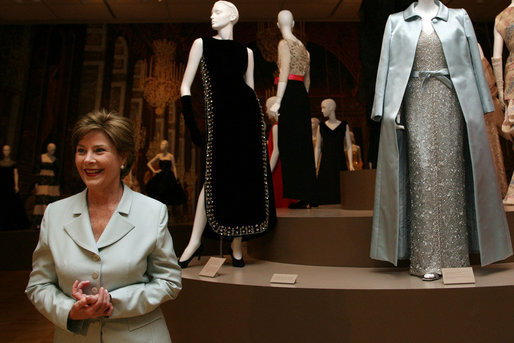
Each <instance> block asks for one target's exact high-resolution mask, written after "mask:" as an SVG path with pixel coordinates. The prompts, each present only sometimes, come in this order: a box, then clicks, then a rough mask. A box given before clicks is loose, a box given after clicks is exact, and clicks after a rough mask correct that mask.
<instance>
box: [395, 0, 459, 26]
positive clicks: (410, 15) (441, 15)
mask: <svg viewBox="0 0 514 343" xmlns="http://www.w3.org/2000/svg"><path fill="white" fill-rule="evenodd" d="M435 3H436V4H437V6H439V11H437V14H436V16H435V17H434V18H437V19H441V20H444V21H448V17H449V11H448V7H446V6H445V5H444V4H443V3H442V2H441V1H436V2H435ZM417 4H418V3H417V2H413V3H412V4H411V5H410V6H409V8H407V9H406V10H405V11H403V19H405V21H409V20H413V19H418V18H421V17H420V16H419V15H418V14H417V13H416V11H415V10H414V8H415V7H416V6H417Z"/></svg>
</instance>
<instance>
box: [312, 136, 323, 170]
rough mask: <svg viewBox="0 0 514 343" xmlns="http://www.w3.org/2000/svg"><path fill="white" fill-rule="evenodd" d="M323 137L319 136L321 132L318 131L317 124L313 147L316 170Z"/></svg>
mask: <svg viewBox="0 0 514 343" xmlns="http://www.w3.org/2000/svg"><path fill="white" fill-rule="evenodd" d="M322 140H323V138H321V134H320V132H319V126H318V132H317V133H316V147H315V148H314V166H315V167H316V170H318V166H319V157H320V155H321V143H322V142H321V141H322Z"/></svg>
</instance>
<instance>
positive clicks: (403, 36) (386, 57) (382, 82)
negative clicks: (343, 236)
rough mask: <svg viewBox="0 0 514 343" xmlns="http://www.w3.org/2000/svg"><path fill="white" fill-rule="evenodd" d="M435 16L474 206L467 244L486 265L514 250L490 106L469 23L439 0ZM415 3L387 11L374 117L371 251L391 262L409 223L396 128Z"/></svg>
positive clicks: (414, 38) (416, 20)
mask: <svg viewBox="0 0 514 343" xmlns="http://www.w3.org/2000/svg"><path fill="white" fill-rule="evenodd" d="M437 4H438V5H439V11H438V13H437V15H436V16H435V17H434V19H432V24H433V26H434V30H435V32H436V33H437V35H438V37H439V39H440V40H441V44H442V47H443V51H444V55H445V58H446V62H447V64H448V69H449V72H450V79H451V81H452V83H453V86H454V87H455V91H456V93H457V97H458V99H459V103H460V106H461V108H462V112H463V115H464V120H465V122H466V130H467V138H468V142H467V145H468V147H469V156H470V158H469V159H467V161H466V162H467V165H466V169H467V170H466V174H467V176H469V178H468V177H466V179H467V181H469V182H467V184H466V191H467V197H466V198H467V199H466V200H467V206H468V208H469V209H471V211H472V215H471V217H472V220H471V222H470V223H469V225H470V235H471V237H472V242H471V243H472V244H471V248H472V250H476V251H480V254H481V263H482V265H486V264H489V263H492V262H495V261H499V260H502V259H505V258H506V257H508V256H509V255H512V246H511V240H510V234H509V227H508V224H507V220H506V217H505V212H504V210H503V205H502V201H501V198H500V193H499V189H498V186H497V179H496V174H495V171H494V164H493V160H492V157H491V152H490V149H489V142H488V139H487V132H486V129H485V124H484V113H487V112H492V111H494V105H493V102H492V98H491V93H490V92H489V87H488V85H487V81H486V79H485V76H484V71H483V69H482V61H481V59H480V53H479V51H478V43H477V39H476V36H475V32H474V30H473V25H472V23H471V20H470V19H469V17H468V14H467V13H466V11H465V10H463V9H448V8H447V7H446V6H444V5H443V4H442V3H441V2H440V1H437ZM415 5H417V3H413V4H412V5H411V6H410V7H409V8H408V9H406V10H405V11H403V12H400V13H396V14H393V15H391V16H390V17H389V19H388V21H387V24H386V28H385V31H384V39H383V42H382V52H381V55H380V63H379V66H378V74H377V82H376V87H375V100H374V104H373V111H372V116H371V118H372V119H374V120H377V121H379V120H381V121H382V125H381V132H380V143H379V152H378V165H377V177H376V185H375V205H374V211H373V231H372V239H371V254H370V255H371V257H372V258H374V259H378V260H384V261H389V262H391V263H393V264H395V265H396V263H397V261H398V260H399V259H405V258H408V257H409V256H408V254H409V251H408V250H409V249H408V246H407V243H406V242H407V241H408V240H407V237H408V235H409V232H408V230H407V225H406V219H407V218H406V211H405V209H406V206H407V197H406V196H407V194H406V193H407V188H406V187H407V186H406V182H407V175H406V170H407V165H406V142H405V137H404V136H403V135H404V132H403V131H402V130H396V125H395V120H396V117H397V115H398V113H399V111H400V106H401V104H402V101H403V97H404V94H405V89H406V87H407V83H408V81H409V77H410V74H411V72H412V66H413V63H414V57H415V53H416V47H417V44H418V38H419V36H420V33H421V28H422V22H421V18H420V17H419V16H418V15H417V14H416V12H415V10H414V7H415Z"/></svg>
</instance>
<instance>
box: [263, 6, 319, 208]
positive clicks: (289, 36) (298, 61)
mask: <svg viewBox="0 0 514 343" xmlns="http://www.w3.org/2000/svg"><path fill="white" fill-rule="evenodd" d="M277 25H278V28H279V29H280V32H281V34H282V38H283V39H282V40H281V41H280V43H279V44H278V63H277V64H278V67H279V71H280V74H279V82H278V86H277V101H276V102H275V104H274V105H273V106H272V107H271V109H270V112H271V113H272V115H274V116H275V117H278V116H279V115H280V117H278V121H279V126H278V127H279V136H280V140H279V142H278V144H279V149H280V155H281V161H282V172H283V173H282V180H283V184H284V196H285V197H287V198H291V199H298V202H296V203H293V204H291V205H290V206H289V208H311V207H315V206H317V203H318V197H317V191H316V170H315V166H314V148H313V145H312V129H311V125H310V124H311V123H310V120H311V119H310V118H311V116H310V104H309V96H308V94H307V92H308V91H309V86H310V76H309V69H310V66H309V64H310V56H309V53H308V52H307V49H306V48H305V46H304V45H303V44H302V42H301V41H300V40H299V39H298V38H296V37H295V36H294V34H293V32H292V31H293V27H294V19H293V14H292V13H291V12H290V11H287V10H284V11H280V12H279V14H278V23H277Z"/></svg>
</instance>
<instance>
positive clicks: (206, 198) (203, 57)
mask: <svg viewBox="0 0 514 343" xmlns="http://www.w3.org/2000/svg"><path fill="white" fill-rule="evenodd" d="M238 19H239V13H238V10H237V8H236V7H235V6H234V4H232V3H230V2H228V1H217V2H216V3H215V4H214V6H213V8H212V15H211V26H212V28H213V29H214V30H215V31H216V35H215V36H214V37H212V38H205V39H201V38H199V39H197V40H195V41H194V43H193V45H192V47H191V51H190V53H189V59H188V63H187V66H186V70H185V72H184V78H183V80H182V84H181V87H180V91H181V95H182V106H183V111H184V112H185V113H186V112H187V113H192V108H191V107H192V106H191V105H190V104H191V100H190V98H191V97H190V95H191V85H192V83H193V80H194V77H195V74H196V71H197V69H198V67H199V66H201V70H202V79H203V84H204V93H205V97H206V104H207V106H206V112H207V113H206V115H207V146H206V172H205V183H204V185H203V187H202V190H201V192H200V195H199V197H198V203H197V208H196V213H195V219H194V223H193V229H192V233H191V238H190V240H189V243H188V245H187V247H186V249H185V250H184V252H183V253H182V256H181V257H180V259H179V264H180V265H181V267H183V268H185V267H187V265H188V264H189V262H190V261H191V260H192V258H193V257H195V256H199V255H200V253H201V247H202V246H201V236H202V233H203V231H204V228H205V226H206V225H207V224H208V225H209V226H210V227H211V228H212V229H213V230H214V231H215V232H216V233H217V234H218V235H220V236H222V237H226V238H228V239H232V243H231V255H232V265H233V266H234V267H243V266H244V265H245V262H244V260H243V252H242V238H243V236H245V237H249V236H251V235H253V234H258V233H262V232H264V231H265V230H267V229H268V227H269V226H271V224H272V222H273V220H274V216H275V214H274V213H275V212H274V210H275V207H274V204H273V203H272V201H270V198H272V197H273V194H272V193H273V190H272V189H269V188H268V186H267V185H268V184H269V183H268V182H267V177H268V176H267V175H268V173H267V170H268V168H269V164H268V159H267V157H266V138H265V134H264V122H263V116H262V112H261V110H260V106H259V104H258V101H257V98H256V96H255V92H254V91H253V86H254V79H253V67H254V62H253V53H252V51H251V50H250V49H247V48H245V47H243V46H242V45H241V44H239V43H237V42H235V41H233V27H234V25H235V24H236V23H237V21H238ZM190 117H192V116H190Z"/></svg>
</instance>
